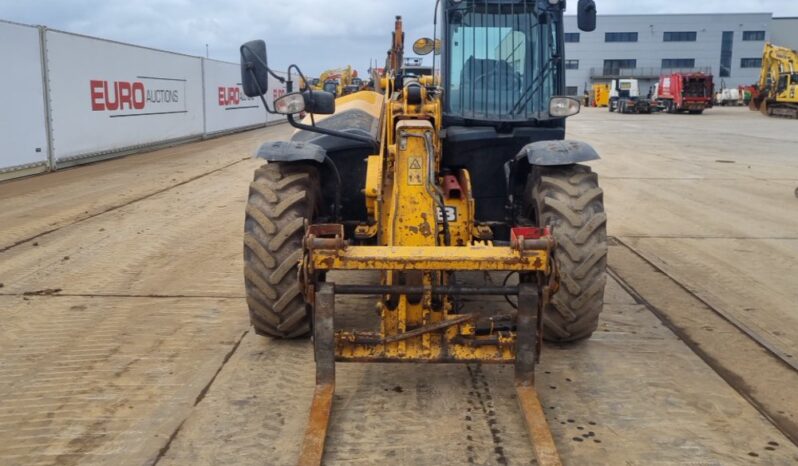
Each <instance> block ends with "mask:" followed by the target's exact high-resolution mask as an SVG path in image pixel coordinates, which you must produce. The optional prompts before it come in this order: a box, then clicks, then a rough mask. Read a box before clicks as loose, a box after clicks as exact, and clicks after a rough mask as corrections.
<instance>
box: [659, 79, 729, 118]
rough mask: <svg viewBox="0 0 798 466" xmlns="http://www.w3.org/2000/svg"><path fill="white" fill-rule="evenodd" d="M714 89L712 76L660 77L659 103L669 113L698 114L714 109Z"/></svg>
mask: <svg viewBox="0 0 798 466" xmlns="http://www.w3.org/2000/svg"><path fill="white" fill-rule="evenodd" d="M714 88H715V86H714V84H713V82H712V75H711V74H705V73H673V74H670V75H667V76H660V78H659V86H657V102H658V103H659V105H660V106H661V107H663V108H664V109H665V111H666V112H668V113H678V112H690V113H696V114H698V113H702V112H703V111H704V110H706V109H707V108H710V107H712V96H713V92H714Z"/></svg>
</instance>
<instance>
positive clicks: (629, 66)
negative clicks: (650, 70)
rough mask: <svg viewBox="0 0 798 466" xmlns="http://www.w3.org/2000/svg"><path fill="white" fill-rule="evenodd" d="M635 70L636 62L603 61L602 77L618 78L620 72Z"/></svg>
mask: <svg viewBox="0 0 798 466" xmlns="http://www.w3.org/2000/svg"><path fill="white" fill-rule="evenodd" d="M635 68H637V60H604V75H605V76H619V75H620V74H621V70H633V69H635Z"/></svg>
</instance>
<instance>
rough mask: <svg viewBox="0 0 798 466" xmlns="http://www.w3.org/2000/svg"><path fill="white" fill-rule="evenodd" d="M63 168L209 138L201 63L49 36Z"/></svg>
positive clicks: (56, 143) (57, 151)
mask: <svg viewBox="0 0 798 466" xmlns="http://www.w3.org/2000/svg"><path fill="white" fill-rule="evenodd" d="M46 47H47V67H48V72H49V83H50V102H51V115H52V123H51V124H52V131H53V150H54V157H55V159H56V160H57V161H63V160H65V159H67V160H68V159H73V158H77V157H84V156H89V155H95V154H99V153H106V152H112V151H121V150H129V149H134V148H136V147H140V146H145V145H149V144H154V143H159V142H165V141H171V140H176V139H182V138H187V137H192V136H199V135H201V134H202V133H203V117H202V112H203V109H202V62H201V59H200V58H197V57H189V56H186V55H178V54H174V53H168V52H162V51H158V50H152V49H147V48H142V47H136V46H132V45H126V44H121V43H117V42H110V41H105V40H100V39H94V38H89V37H84V36H78V35H73V34H68V33H63V32H55V31H49V30H48V31H47V33H46Z"/></svg>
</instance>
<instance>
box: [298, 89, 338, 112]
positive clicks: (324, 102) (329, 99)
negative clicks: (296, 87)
mask: <svg viewBox="0 0 798 466" xmlns="http://www.w3.org/2000/svg"><path fill="white" fill-rule="evenodd" d="M302 97H304V98H305V111H306V112H308V113H315V114H316V115H332V114H333V113H335V96H334V95H332V94H331V93H329V92H324V91H313V92H303V93H302Z"/></svg>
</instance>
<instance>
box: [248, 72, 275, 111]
mask: <svg viewBox="0 0 798 466" xmlns="http://www.w3.org/2000/svg"><path fill="white" fill-rule="evenodd" d="M247 71H249V73H250V74H251V75H252V78H253V80H254V81H255V86H257V87H258V94H260V100H261V102H263V108H264V109H265V110H266V113H271V114H275V113H277V112H275V111H274V110H273V109H271V108H269V104H267V103H266V98H265V97H263V95H264V94H265V92H264V91H263V89H261V87H260V84H258V79H257V77H256V76H255V70H253V69H252V66H251V65H247Z"/></svg>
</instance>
